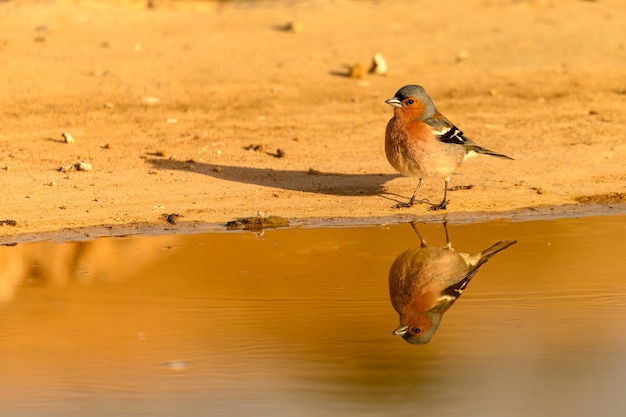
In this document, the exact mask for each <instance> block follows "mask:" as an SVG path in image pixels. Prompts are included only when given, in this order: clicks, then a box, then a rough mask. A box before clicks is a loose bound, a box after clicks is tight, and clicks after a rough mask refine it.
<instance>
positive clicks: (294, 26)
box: [285, 21, 304, 33]
mask: <svg viewBox="0 0 626 417" xmlns="http://www.w3.org/2000/svg"><path fill="white" fill-rule="evenodd" d="M285 30H286V31H287V32H292V33H300V32H302V31H303V30H304V25H303V24H302V22H296V21H294V22H289V23H287V24H286V25H285Z"/></svg>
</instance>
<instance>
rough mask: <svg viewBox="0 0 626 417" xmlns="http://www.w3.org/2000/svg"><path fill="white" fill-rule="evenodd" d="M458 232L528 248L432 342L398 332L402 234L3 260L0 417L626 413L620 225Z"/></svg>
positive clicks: (157, 244)
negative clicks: (394, 272)
mask: <svg viewBox="0 0 626 417" xmlns="http://www.w3.org/2000/svg"><path fill="white" fill-rule="evenodd" d="M448 228H449V232H450V238H451V240H452V244H453V247H454V248H455V249H457V250H458V251H461V252H478V251H480V250H482V249H485V248H487V247H489V246H491V245H492V244H494V243H495V242H497V241H499V240H518V243H517V244H516V245H514V246H512V247H510V248H508V249H507V250H505V251H503V252H502V253H500V254H498V255H496V256H494V258H492V259H491V260H490V261H489V262H488V263H487V264H485V265H484V266H483V267H482V268H481V270H480V271H479V272H478V274H477V275H476V277H475V278H474V280H473V281H472V282H471V283H470V285H469V286H468V288H467V290H466V291H465V292H464V294H463V296H462V297H461V298H460V299H459V300H458V301H457V302H456V304H455V305H454V306H453V307H452V308H451V309H450V310H449V311H448V312H447V313H446V315H445V316H444V318H443V320H442V323H441V325H440V327H439V329H438V331H437V333H436V334H435V336H434V338H433V339H432V341H431V342H430V343H428V344H426V345H421V346H414V345H409V344H407V343H405V342H404V341H403V340H402V339H401V338H399V337H397V336H392V335H391V331H392V330H394V329H395V328H396V327H397V325H398V316H397V314H396V312H395V311H394V310H393V308H392V307H391V303H390V301H389V289H388V272H389V267H390V266H391V264H392V263H393V261H394V259H395V258H396V256H398V255H399V254H400V253H402V252H403V251H405V250H406V249H408V248H411V247H418V246H419V240H418V238H417V236H416V235H415V234H414V232H413V230H412V229H411V227H410V226H409V225H408V224H399V225H389V226H372V227H360V228H327V229H285V230H273V231H266V232H265V233H264V234H262V235H260V236H259V235H255V234H253V233H249V232H243V233H239V232H235V233H233V232H231V233H213V234H198V235H174V236H156V237H133V238H106V239H98V240H94V241H86V242H70V243H53V242H42V243H28V244H19V245H17V246H14V247H0V300H1V301H0V414H1V415H3V416H5V415H6V416H107V417H108V416H112V415H118V416H122V415H123V416H144V415H145V416H174V415H175V416H207V415H215V416H218V415H219V416H325V415H338V416H357V415H358V416H386V415H395V416H415V415H437V416H448V415H450V416H451V415H455V416H456V415H461V414H462V415H464V416H529V415H533V416H559V415H562V416H588V415H600V414H601V415H608V416H613V415H615V416H618V415H619V416H621V415H623V412H624V410H626V395H624V393H625V392H626V391H625V389H624V387H625V386H626V279H625V278H624V276H623V270H624V265H625V261H624V253H626V239H625V238H624V236H625V234H626V217H624V216H612V217H587V218H580V219H561V220H544V221H530V222H489V223H483V224H462V225H454V224H450V225H449V226H448ZM419 230H420V232H421V233H422V234H423V235H424V237H425V239H426V240H427V241H428V243H429V244H434V245H443V244H444V242H445V237H444V232H443V227H442V225H441V224H423V225H419Z"/></svg>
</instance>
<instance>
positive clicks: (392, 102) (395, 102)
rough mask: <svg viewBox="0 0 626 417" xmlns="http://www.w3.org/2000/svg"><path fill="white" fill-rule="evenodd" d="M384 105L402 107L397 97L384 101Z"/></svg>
mask: <svg viewBox="0 0 626 417" xmlns="http://www.w3.org/2000/svg"><path fill="white" fill-rule="evenodd" d="M385 103H387V104H389V105H390V106H391V107H396V108H400V107H402V102H401V101H400V100H399V99H398V98H397V97H391V98H390V99H389V100H385Z"/></svg>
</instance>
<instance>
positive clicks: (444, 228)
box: [443, 220, 452, 249]
mask: <svg viewBox="0 0 626 417" xmlns="http://www.w3.org/2000/svg"><path fill="white" fill-rule="evenodd" d="M443 230H444V232H446V248H448V249H452V243H450V235H448V222H447V221H445V220H444V222H443Z"/></svg>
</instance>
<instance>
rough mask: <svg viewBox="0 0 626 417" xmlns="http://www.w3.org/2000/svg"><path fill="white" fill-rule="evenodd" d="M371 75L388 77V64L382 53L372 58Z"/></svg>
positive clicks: (377, 53)
mask: <svg viewBox="0 0 626 417" xmlns="http://www.w3.org/2000/svg"><path fill="white" fill-rule="evenodd" d="M369 73H370V74H377V75H387V62H386V61H385V58H383V56H382V54H381V53H380V52H376V53H375V54H374V58H372V66H371V67H370V70H369Z"/></svg>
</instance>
